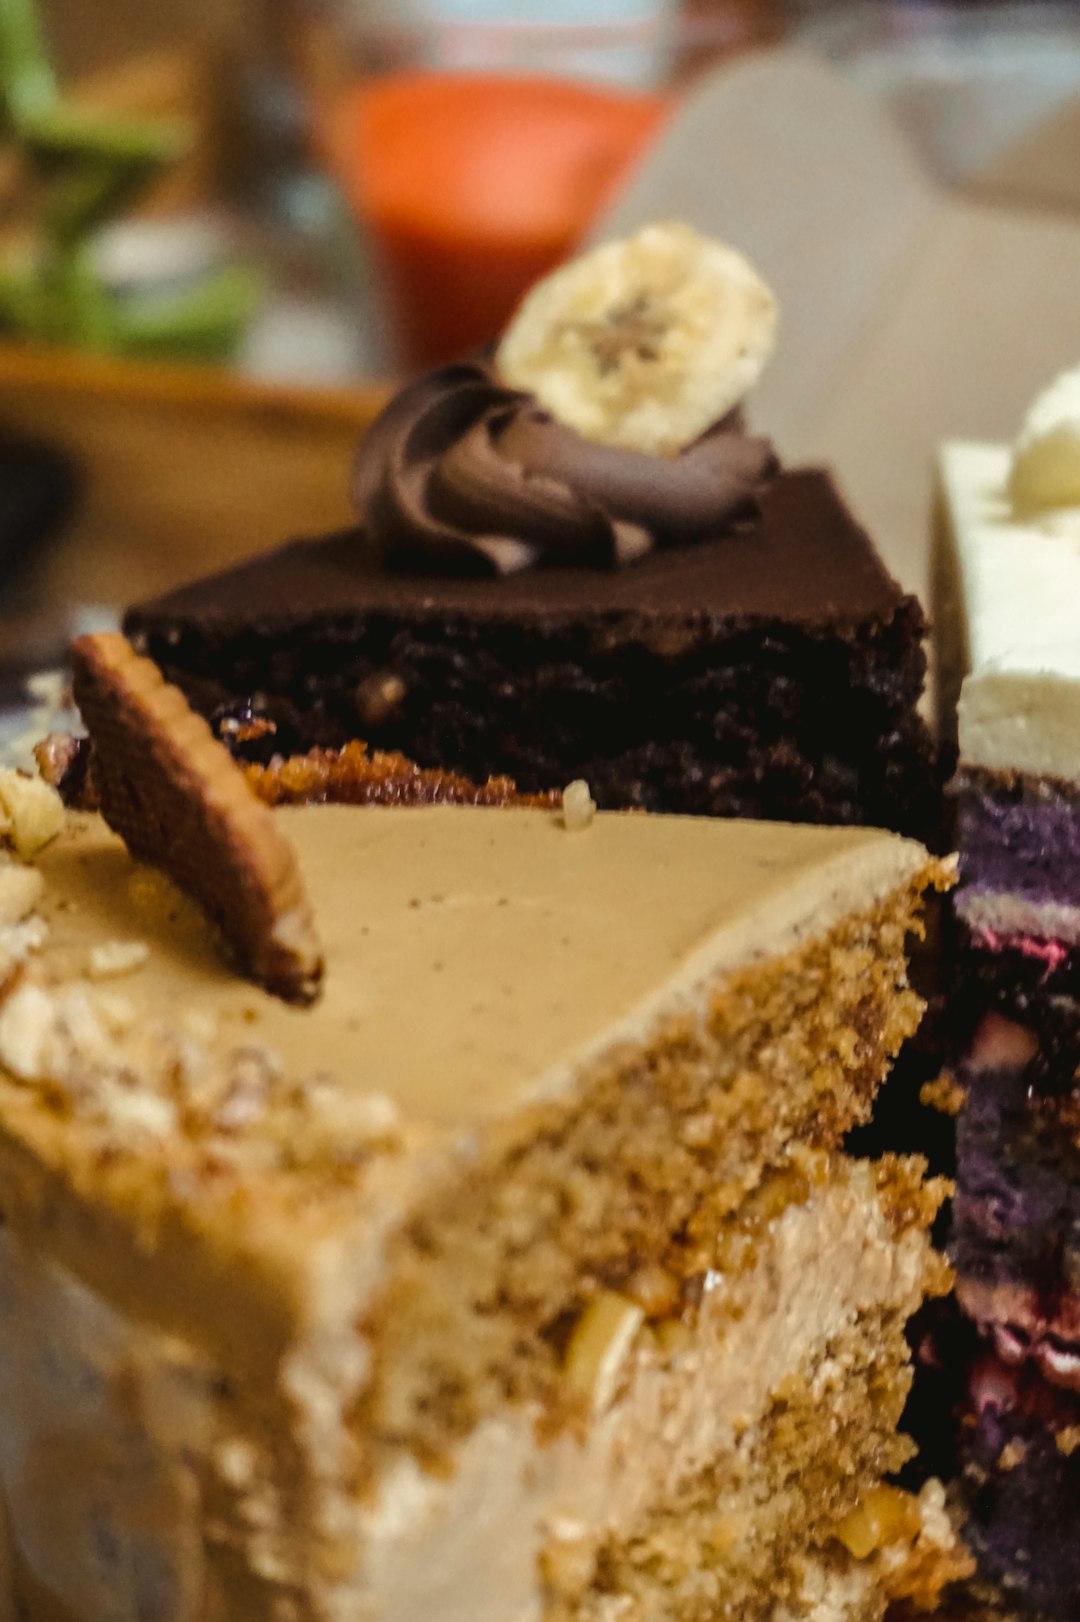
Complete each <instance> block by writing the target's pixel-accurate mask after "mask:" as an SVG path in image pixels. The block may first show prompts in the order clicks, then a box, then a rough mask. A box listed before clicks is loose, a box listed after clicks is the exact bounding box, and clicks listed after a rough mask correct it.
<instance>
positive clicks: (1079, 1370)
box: [940, 370, 1080, 1622]
mask: <svg viewBox="0 0 1080 1622" xmlns="http://www.w3.org/2000/svg"><path fill="white" fill-rule="evenodd" d="M941 471H942V482H943V502H942V517H943V520H944V522H943V524H942V528H941V535H940V541H941V545H942V549H943V558H944V560H945V563H946V572H951V573H952V575H953V578H954V580H955V583H956V587H957V591H956V601H957V606H958V608H959V611H960V612H959V616H958V618H959V623H960V626H961V627H962V629H963V630H964V632H965V634H964V636H963V639H962V643H961V646H960V649H959V653H960V658H959V666H960V670H961V672H962V674H963V685H962V688H961V692H960V702H959V735H958V742H959V754H960V759H959V769H958V771H957V775H956V778H955V781H954V784H953V795H954V798H955V803H956V806H957V813H958V818H957V826H958V844H959V849H960V883H959V886H958V889H957V891H956V902H955V906H956V913H957V918H958V928H957V929H956V930H955V932H954V945H955V951H954V961H953V964H952V970H951V972H952V982H953V984H952V995H951V998H950V1006H951V1007H952V1009H954V1010H955V1030H954V1032H953V1045H954V1047H955V1049H956V1051H957V1053H958V1054H961V1055H962V1057H961V1058H960V1060H959V1062H958V1065H957V1080H958V1082H959V1086H960V1090H961V1092H962V1095H963V1098H964V1102H963V1105H962V1107H961V1109H960V1111H959V1114H958V1117H957V1192H956V1198H955V1200H954V1202H953V1220H952V1230H951V1239H950V1248H951V1257H952V1260H953V1262H954V1264H955V1266H956V1271H957V1298H958V1301H959V1303H960V1306H961V1308H962V1310H963V1312H964V1313H965V1314H966V1315H967V1317H968V1318H969V1319H970V1320H971V1323H972V1324H973V1325H974V1327H975V1330H976V1331H977V1337H978V1339H977V1349H976V1350H974V1351H972V1350H971V1344H972V1340H974V1338H975V1337H974V1336H972V1337H970V1338H969V1339H967V1340H966V1341H963V1342H961V1345H962V1347H963V1348H964V1349H963V1351H958V1350H954V1352H953V1355H954V1356H963V1357H964V1359H965V1362H966V1367H964V1368H963V1369H961V1370H960V1371H959V1373H960V1379H961V1383H962V1386H963V1388H965V1390H966V1395H965V1399H964V1402H963V1411H962V1413H961V1415H960V1426H959V1431H958V1453H959V1456H960V1459H961V1461H962V1464H963V1467H964V1468H963V1482H962V1494H961V1498H962V1502H963V1504H964V1507H965V1513H966V1516H967V1523H966V1525H967V1534H966V1535H967V1536H968V1537H969V1540H970V1542H971V1546H972V1548H973V1550H974V1552H975V1553H976V1555H977V1557H978V1560H979V1576H980V1581H981V1583H982V1584H984V1585H986V1586H988V1587H990V1588H991V1589H993V1591H994V1592H996V1593H998V1594H1000V1595H1001V1596H1004V1597H1005V1598H1007V1600H1008V1602H1009V1606H1010V1609H1011V1608H1012V1606H1013V1605H1015V1606H1016V1607H1018V1609H1019V1610H1020V1611H1022V1613H1023V1614H1024V1615H1028V1614H1030V1615H1035V1614H1038V1615H1039V1616H1040V1617H1043V1618H1046V1619H1047V1622H1071V1619H1072V1618H1073V1616H1074V1615H1075V1614H1076V1595H1077V1591H1078V1586H1077V1585H1078V1582H1080V1562H1078V1560H1077V1548H1078V1539H1077V1533H1078V1530H1080V1456H1078V1455H1077V1454H1076V1452H1075V1450H1074V1449H1073V1448H1072V1447H1071V1446H1070V1444H1069V1440H1068V1438H1069V1437H1070V1436H1071V1435H1072V1434H1075V1427H1076V1426H1077V1425H1080V1289H1078V1281H1080V1243H1078V1233H1080V1225H1078V1221H1077V1213H1078V1211H1080V1137H1078V1133H1077V1110H1076V1105H1077V1077H1078V1075H1080V370H1074V371H1072V372H1067V373H1064V374H1063V375H1062V376H1061V377H1060V378H1059V379H1058V380H1057V381H1056V382H1055V383H1053V384H1051V386H1050V387H1049V388H1048V389H1047V390H1046V391H1045V392H1044V393H1043V394H1042V395H1041V396H1040V397H1039V398H1038V399H1037V400H1036V401H1035V403H1034V405H1033V406H1032V407H1031V409H1030V411H1029V413H1028V415H1027V419H1026V421H1025V423H1024V425H1023V427H1022V429H1021V430H1020V433H1019V435H1018V438H1017V441H1016V443H1015V445H949V446H946V447H945V450H944V452H943V456H942V463H941Z"/></svg>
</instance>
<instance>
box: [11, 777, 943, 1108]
mask: <svg viewBox="0 0 1080 1622" xmlns="http://www.w3.org/2000/svg"><path fill="white" fill-rule="evenodd" d="M275 815H276V816H277V817H278V818H279V819H280V823H281V826H282V827H283V829H284V830H285V832H286V833H287V835H288V837H289V838H290V840H292V842H293V843H294V844H295V846H296V849H297V851H298V853H299V856H300V862H301V867H302V871H303V874H304V877H305V880H306V882H307V884H308V887H309V891H310V893H311V895H312V898H313V902H314V908H315V912H316V915H317V917H318V920H319V927H320V930H321V932H322V935H323V939H324V942H325V950H326V958H327V981H326V988H325V992H324V995H323V997H322V999H321V1001H320V1002H319V1003H318V1005H317V1006H316V1007H314V1008H313V1009H310V1010H307V1009H296V1008H291V1007H289V1006H287V1005H284V1004H282V1003H281V1002H280V1001H278V1000H277V999H275V998H273V997H270V996H268V995H266V994H265V993H263V992H261V991H259V990H258V989H257V988H256V987H254V986H252V985H249V984H248V983H246V982H245V981H244V980H242V979H240V978H238V977H237V976H236V975H234V974H233V973H231V972H230V971H229V969H228V967H227V965H226V964H225V962H224V961H223V959H222V956H221V953H220V950H219V949H218V947H217V944H216V943H215V942H214V941H212V940H211V938H210V936H209V934H208V931H207V928H206V924H205V921H204V919H203V916H202V914H201V913H200V912H199V911H198V909H197V908H196V907H195V906H194V905H193V904H192V903H190V902H188V901H187V900H185V899H184V898H183V897H181V896H180V895H179V894H178V893H177V892H176V891H175V890H173V889H172V887H171V886H170V885H169V884H168V883H167V881H165V880H164V879H162V878H160V877H159V876H158V875H156V874H154V873H152V872H151V871H149V870H147V869H144V868H140V867H138V866H136V865H134V864H133V863H132V861H131V859H130V857H129V856H128V854H127V852H126V850H125V849H124V846H123V845H122V843H121V842H120V840H119V839H118V838H116V837H115V835H113V834H112V833H111V832H110V831H109V829H108V828H107V827H106V826H105V824H104V823H103V822H102V821H101V820H100V819H99V818H98V817H96V816H94V815H90V814H76V815H73V816H72V817H71V818H70V819H69V822H68V825H67V827H66V829H65V832H64V833H63V834H62V835H61V836H60V838H59V839H57V840H56V841H55V842H54V843H53V844H52V845H51V846H50V847H49V848H48V849H47V850H45V851H44V852H43V853H42V855H41V858H40V860H39V862H38V871H39V872H40V874H41V875H42V878H43V880H44V892H43V896H42V899H41V903H40V907H39V909H38V916H39V917H40V918H41V919H42V920H43V922H44V924H45V925H46V927H47V930H48V943H47V947H46V949H45V952H44V954H43V956H42V957H41V959H40V970H41V975H42V978H43V980H44V981H45V982H46V983H49V984H52V985H55V986H61V985H64V984H68V985H70V984H71V983H73V982H75V981H79V980H82V979H86V978H89V979H90V980H91V981H92V982H93V984H92V988H91V996H90V1002H91V1005H92V1004H93V1003H94V1002H95V1001H100V1000H101V998H102V997H103V996H104V997H105V998H106V1003H108V992H109V991H110V990H113V989H114V990H115V991H116V993H117V994H118V996H119V997H120V999H121V1000H124V999H127V1000H129V1001H130V1002H131V1004H132V1006H133V1009H134V1011H135V1014H136V1017H137V1021H138V1025H139V1027H140V1029H142V1030H145V1029H146V1028H147V1027H148V1026H149V1025H153V1024H155V1023H160V1024H168V1023H169V1022H173V1023H175V1022H177V1021H178V1020H180V1019H181V1016H183V1019H184V1020H186V1023H187V1028H188V1029H189V1030H190V1031H193V1032H194V1031H196V1030H200V1029H201V1030H203V1031H205V1032H207V1033H212V1034H209V1035H208V1046H209V1048H210V1049H211V1051H212V1052H214V1053H215V1054H217V1055H218V1056H221V1055H224V1054H225V1053H226V1052H228V1051H231V1050H233V1049H235V1048H237V1047H245V1046H246V1047H248V1048H252V1047H255V1046H262V1047H265V1048H266V1049H268V1050H271V1051H272V1052H273V1053H274V1055H276V1058H277V1062H278V1064H279V1066H280V1067H281V1068H282V1069H283V1070H284V1071H285V1072H286V1073H288V1074H290V1075H293V1076H302V1075H309V1074H320V1073H321V1074H324V1075H329V1074H333V1075H334V1076H335V1077H336V1079H337V1081H338V1082H339V1084H340V1085H341V1086H342V1087H343V1088H345V1089H346V1090H347V1091H348V1092H350V1093H351V1094H353V1095H354V1096H370V1095H378V1096H379V1097H381V1098H382V1099H383V1100H385V1101H386V1103H387V1107H388V1108H392V1109H393V1111H394V1112H395V1114H400V1115H401V1116H402V1117H404V1118H405V1119H406V1120H408V1121H409V1122H411V1123H415V1124H422V1125H425V1126H428V1127H431V1128H435V1129H437V1130H439V1131H449V1132H457V1131H461V1130H468V1129H471V1128H474V1127H476V1126H477V1125H478V1124H480V1123H481V1122H483V1121H485V1120H489V1119H491V1118H493V1117H499V1116H506V1115H511V1114H513V1113H514V1112H517V1111H519V1110H522V1109H524V1108H527V1107H528V1106H529V1105H530V1104H531V1103H534V1102H536V1101H538V1100H540V1099H543V1098H545V1097H549V1096H551V1095H552V1094H553V1093H557V1092H559V1091H561V1090H562V1089H565V1088H566V1087H568V1086H570V1085H572V1083H573V1079H574V1076H575V1073H576V1072H577V1071H579V1070H580V1069H581V1068H582V1067H583V1066H584V1065H586V1064H587V1063H588V1062H589V1061H590V1060H591V1059H593V1058H595V1057H596V1056H597V1055H598V1054H599V1053H601V1052H602V1051H604V1050H605V1049H608V1048H611V1047H614V1045H615V1044H617V1043H618V1042H620V1041H624V1040H632V1039H638V1038H640V1037H641V1036H642V1035H643V1034H644V1033H645V1031H646V1030H647V1028H648V1026H649V1023H650V1021H652V1020H654V1019H655V1018H657V1017H658V1016H659V1015H660V1014H661V1012H663V1011H665V1010H671V1009H672V1008H677V1007H678V1006H679V1004H680V1002H681V1001H682V1000H684V999H685V998H686V997H687V996H688V995H690V994H692V993H693V991H694V990H695V989H696V988H697V987H699V986H700V985H701V983H702V982H703V981H705V980H707V979H708V978H710V977H711V976H713V975H715V974H718V973H721V972H724V971H729V970H733V969H736V968H738V967H739V966H740V965H742V964H744V963H746V962H748V961H752V960H753V959H754V958H755V957H756V956H757V955H759V954H760V953H761V952H762V951H763V950H764V949H767V950H768V951H769V952H776V953H779V952H782V951H785V950H787V949H788V948H790V947H791V946H793V945H795V944H797V943H798V942H799V941H800V939H802V938H804V937H805V936H806V935H807V933H809V932H815V933H817V932H821V931H823V930H825V929H827V928H828V927H829V926H830V924H831V923H833V922H835V921H836V920H837V919H839V918H841V917H842V916H843V915H844V914H845V913H846V912H847V911H848V910H850V909H851V908H853V907H858V908H863V907H869V906H871V905H873V903H874V902H875V901H876V900H880V899H881V898H882V897H883V896H884V895H886V894H888V893H889V891H890V890H892V889H894V888H895V887H897V886H898V885H900V884H903V883H904V882H906V881H908V880H909V879H910V878H911V877H912V876H913V875H914V874H915V873H916V872H917V871H918V869H919V867H920V865H921V864H922V863H923V862H924V861H925V854H924V852H923V851H922V850H921V848H920V847H919V846H918V845H916V844H914V843H912V842H910V841H906V840H901V839H898V838H895V837H893V836H891V835H888V834H885V833H879V832H875V831H870V830H860V829H842V830H841V829H826V828H810V827H788V826H785V825H781V824H775V823H772V824H770V823H750V822H745V823H744V822H727V821H720V820H716V819H691V818H681V817H661V816H650V817H642V816H624V815H619V814H610V815H603V814H602V815H599V816H597V817H596V818H595V819H594V820H593V822H592V823H591V825H590V826H588V827H587V828H585V829H583V830H580V831H576V832H572V833H571V832H568V831H567V829H566V828H565V827H564V825H563V821H562V817H561V815H560V814H559V813H555V812H552V813H548V812H544V811H532V810H504V811H500V812H499V814H498V815H486V814H484V813H482V812H477V811H474V810H473V809H471V808H458V807H436V808H431V809H420V808H417V809H405V810H400V811H398V810H390V809H383V808H371V809H363V808H354V807H339V806H316V807H300V808H285V809H282V810H279V811H278V812H277V813H275ZM646 921H647V922H646ZM117 943H119V944H121V945H123V944H125V943H131V944H132V947H133V951H134V954H135V961H134V962H133V963H132V965H131V967H132V969H133V972H132V973H131V974H130V975H127V974H122V975H121V976H120V977H119V978H118V979H117V982H116V985H115V987H114V988H113V987H109V986H107V985H106V982H107V981H108V980H109V979H110V967H109V951H110V949H111V948H112V947H113V946H114V945H115V944H117ZM95 952H97V953H98V958H99V964H100V965H101V966H99V969H97V970H95V967H94V958H93V954H94V953H95ZM18 1006H20V1005H17V1007H18ZM15 1026H16V1020H15V1018H14V1016H13V1014H12V1011H11V1007H10V1005H9V1006H8V1008H7V1010H6V1013H4V1014H0V1065H2V1064H5V1063H6V1064H7V1066H8V1068H14V1070H15V1073H16V1074H18V1071H19V1068H20V1065H21V1064H25V1065H27V1066H28V1067H29V1070H30V1071H31V1072H32V1071H33V1068H34V1055H33V1054H30V1055H28V1056H26V1057H25V1058H23V1059H18V1058H17V1062H16V1063H15V1064H14V1066H13V1064H12V1057H13V1049H12V1046H11V1043H12V1032H13V1030H14V1028H15ZM24 1079H27V1080H32V1079H33V1076H32V1074H31V1075H28V1076H26V1077H25V1078H24Z"/></svg>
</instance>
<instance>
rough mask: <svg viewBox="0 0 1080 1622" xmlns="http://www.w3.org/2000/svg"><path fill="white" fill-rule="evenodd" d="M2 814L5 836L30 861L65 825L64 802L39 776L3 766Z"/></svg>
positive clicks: (0, 772)
mask: <svg viewBox="0 0 1080 1622" xmlns="http://www.w3.org/2000/svg"><path fill="white" fill-rule="evenodd" d="M0 818H2V822H3V828H2V832H3V834H4V836H5V837H6V838H7V839H9V840H10V841H11V844H12V845H13V846H14V848H15V852H16V854H17V855H18V856H21V857H22V858H23V860H24V861H28V860H29V859H30V857H32V856H35V855H36V854H37V852H38V851H39V850H41V849H42V848H43V847H44V846H45V845H47V844H48V843H49V841H50V840H52V839H55V838H56V836H57V834H58V833H59V832H60V830H61V828H62V827H63V826H64V803H63V801H62V800H61V798H60V796H59V794H57V792H56V790H55V789H54V788H50V787H49V785H48V783H45V782H43V781H42V779H41V778H40V777H31V776H30V775H29V773H27V772H18V771H13V770H11V769H5V768H0Z"/></svg>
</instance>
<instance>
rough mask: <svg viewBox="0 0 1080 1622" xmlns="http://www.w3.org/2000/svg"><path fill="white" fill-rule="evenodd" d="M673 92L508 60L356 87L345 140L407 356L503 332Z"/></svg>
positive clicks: (448, 349)
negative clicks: (510, 65) (532, 73)
mask: <svg viewBox="0 0 1080 1622" xmlns="http://www.w3.org/2000/svg"><path fill="white" fill-rule="evenodd" d="M669 108H670V103H669V101H668V100H667V98H665V97H663V96H658V95H651V94H644V93H640V92H634V91H624V90H617V89H608V88H606V87H602V86H599V85H591V84H584V83H576V82H574V81H572V80H564V79H557V78H541V77H535V78H534V77H519V76H509V75H504V74H479V73H465V72H462V73H453V72H444V73H440V72H436V71H431V72H425V71H416V72H408V73H398V74H391V75H388V76H387V77H385V78H381V79H376V80H373V81H372V82H371V83H370V84H364V85H361V86H360V87H359V88H358V89H356V90H355V91H354V92H352V93H351V95H350V96H349V98H348V100H347V102H346V105H345V108H344V114H343V118H342V121H341V123H340V124H339V126H338V131H337V135H338V138H337V140H336V141H335V143H334V144H335V147H336V153H337V157H338V161H339V162H340V163H341V164H342V166H343V179H344V182H345V187H346V190H347V192H348V195H349V198H350V200H351V202H352V204H353V207H354V208H355V210H356V212H357V214H358V215H359V218H360V221H361V225H362V228H363V230H364V233H365V236H366V238H367V241H368V244H369V247H370V250H371V254H372V259H373V262H374V266H375V268H376V270H377V272H378V273H379V276H380V280H381V282H382V287H381V288H380V291H381V293H382V295H383V297H384V300H385V307H386V311H387V315H388V318H389V320H390V322H391V323H392V326H393V340H394V341H393V345H392V348H393V354H394V357H395V360H396V361H397V363H398V365H399V367H400V368H401V369H403V370H423V369H426V368H428V367H432V366H438V365H442V364H444V363H445V362H447V361H450V360H454V359H456V358H458V357H459V356H460V355H462V354H464V353H465V352H466V351H468V350H469V349H472V348H473V347H474V346H475V345H477V344H481V343H486V342H487V341H489V340H490V339H492V338H494V337H495V336H496V335H497V334H498V333H499V332H500V331H501V329H502V328H503V326H504V325H505V323H506V321H507V319H508V317H509V316H510V314H511V312H512V311H513V309H514V307H515V306H516V304H517V302H518V300H519V299H520V297H521V295H522V294H523V293H524V292H525V290H526V288H528V287H529V285H530V284H531V283H532V282H534V281H535V280H536V279H537V278H538V277H540V276H542V275H544V274H545V273H546V272H547V271H548V270H550V269H551V268H552V267H553V266H554V265H556V264H558V263H559V261H560V260H561V259H564V258H565V257H566V256H567V254H568V253H569V252H570V251H571V249H572V248H573V247H574V245H575V244H576V243H577V241H578V240H579V239H580V237H581V236H582V235H583V234H584V233H585V232H586V231H587V230H588V228H589V225H590V224H591V222H592V221H593V219H594V218H595V217H596V215H597V213H598V212H599V210H600V209H601V208H602V206H603V205H604V203H605V201H606V200H607V198H608V197H609V195H611V193H612V192H613V191H614V190H615V189H616V187H617V186H618V183H619V181H620V180H621V179H622V177H623V175H624V174H625V173H626V172H627V171H628V170H629V169H630V168H631V167H632V166H633V165H634V163H635V162H636V160H637V159H638V158H639V156H640V155H641V153H642V152H643V150H644V148H645V147H646V146H647V145H648V143H649V141H650V140H651V139H652V137H653V136H654V134H655V133H656V131H657V129H658V128H659V126H660V125H661V123H662V122H663V120H664V119H665V118H666V116H667V114H668V111H669Z"/></svg>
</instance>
